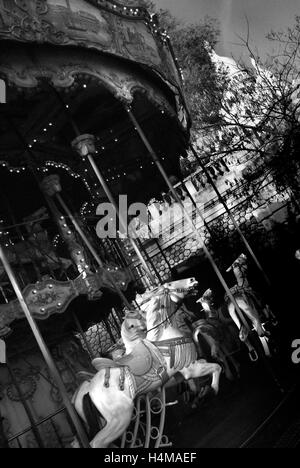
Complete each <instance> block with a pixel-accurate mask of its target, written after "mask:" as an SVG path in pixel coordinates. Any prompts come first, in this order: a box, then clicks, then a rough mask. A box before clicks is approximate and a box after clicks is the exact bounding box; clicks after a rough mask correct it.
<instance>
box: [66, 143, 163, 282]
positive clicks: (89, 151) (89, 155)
mask: <svg viewBox="0 0 300 468" xmlns="http://www.w3.org/2000/svg"><path fill="white" fill-rule="evenodd" d="M72 146H73V148H74V149H75V150H76V151H77V153H78V154H79V155H80V157H81V158H83V159H87V160H88V161H89V163H90V165H91V167H92V169H93V171H94V173H95V175H96V177H97V179H98V180H99V182H100V184H101V186H102V188H103V190H104V192H105V194H106V196H107V198H108V200H109V202H110V203H111V205H112V206H113V207H114V209H115V211H116V214H117V216H118V219H119V221H120V226H121V228H122V229H123V230H124V232H127V225H126V222H125V220H124V219H123V216H122V214H121V213H120V210H119V208H118V206H117V203H116V201H115V199H114V197H113V195H112V193H111V191H110V188H109V187H108V185H107V183H106V181H105V178H104V177H103V175H102V173H101V171H100V169H99V167H98V166H97V164H96V162H95V160H94V156H93V155H94V154H95V153H96V148H95V137H94V135H79V136H78V137H77V138H76V139H75V140H74V141H73V142H72ZM128 239H129V241H130V243H131V245H132V247H133V249H134V251H135V253H136V255H137V257H138V259H139V260H140V262H141V264H142V266H143V268H144V270H145V273H147V274H148V276H149V278H150V280H151V282H152V284H153V285H155V286H156V285H157V281H156V278H155V276H154V275H153V274H152V272H151V270H150V268H149V267H148V265H147V263H146V261H145V259H144V257H143V255H142V252H141V250H140V249H139V247H138V245H137V243H136V241H135V240H134V239H133V238H132V237H131V236H130V235H129V236H128Z"/></svg>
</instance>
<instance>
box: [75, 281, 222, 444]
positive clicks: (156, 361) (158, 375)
mask: <svg viewBox="0 0 300 468" xmlns="http://www.w3.org/2000/svg"><path fill="white" fill-rule="evenodd" d="M197 284H198V283H197V282H196V281H195V280H194V279H187V280H181V281H175V282H173V283H168V284H165V285H163V286H161V287H158V288H155V289H153V290H152V291H150V292H147V293H145V294H144V295H142V296H138V297H137V302H138V304H139V306H140V309H141V314H143V317H144V320H143V319H142V318H141V316H140V314H139V313H138V312H134V313H129V314H127V315H126V318H125V323H124V324H123V326H122V336H123V340H124V343H125V342H127V345H126V346H127V350H128V351H130V350H131V352H130V353H129V354H126V355H125V356H123V357H122V358H121V359H119V360H118V361H110V360H107V359H96V360H94V361H93V364H94V366H95V367H96V369H97V370H98V372H97V374H96V375H95V376H94V377H92V378H91V379H89V380H87V381H86V382H84V383H83V384H82V385H81V386H80V388H79V389H78V390H77V392H76V394H75V395H74V398H73V403H74V405H75V408H76V410H77V412H78V414H79V415H80V416H81V418H82V419H83V420H86V418H85V413H84V402H86V401H87V399H89V403H92V405H93V406H94V407H95V408H96V409H97V410H98V412H99V418H100V419H101V420H102V421H103V423H104V424H105V425H104V427H103V428H102V429H101V430H99V432H98V433H97V434H96V435H95V436H94V437H93V438H92V440H91V442H90V445H91V447H92V448H105V447H108V445H109V444H110V443H111V442H113V441H114V440H116V439H117V438H119V437H120V436H121V435H122V434H123V433H124V431H125V430H126V429H127V427H128V426H129V424H130V421H131V417H132V413H133V408H134V400H135V398H136V397H137V396H139V395H142V394H145V393H148V392H152V391H154V390H157V389H159V388H161V387H162V386H164V385H165V384H166V383H167V382H168V380H170V379H171V378H172V377H173V376H174V375H175V374H177V373H178V372H180V373H181V374H182V375H183V377H184V379H185V380H189V379H193V378H197V377H204V376H211V377H212V383H211V388H212V390H213V392H214V393H215V394H217V393H218V390H219V380H220V374H221V370H222V369H221V366H220V365H218V364H215V363H213V364H210V363H207V362H206V361H204V360H197V359H198V358H197V350H196V346H195V344H194V342H193V340H192V338H191V337H186V336H184V335H183V334H182V333H181V332H180V331H179V330H178V329H177V328H176V327H175V326H174V325H173V321H174V320H173V319H174V314H175V312H176V311H177V307H178V306H179V305H180V302H181V301H182V299H183V298H184V297H185V296H186V295H187V294H189V293H190V292H192V291H193V290H194V289H195V287H196V286H197ZM145 324H146V327H147V339H142V337H143V334H144V333H145ZM130 330H132V331H133V333H134V336H135V338H137V339H136V340H135V341H136V342H135V343H134V341H132V340H131V339H129V340H128V336H130V334H129V332H130ZM128 334H129V335H128ZM100 415H101V416H100ZM86 422H87V421H86Z"/></svg>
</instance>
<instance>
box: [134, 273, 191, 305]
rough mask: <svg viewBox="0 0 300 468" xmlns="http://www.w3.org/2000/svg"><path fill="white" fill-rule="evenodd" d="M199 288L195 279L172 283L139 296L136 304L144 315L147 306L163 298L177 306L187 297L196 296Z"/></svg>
mask: <svg viewBox="0 0 300 468" xmlns="http://www.w3.org/2000/svg"><path fill="white" fill-rule="evenodd" d="M197 288H198V281H197V280H196V279H195V278H187V279H181V280H177V281H172V282H169V283H165V284H163V285H162V286H158V287H155V288H153V289H151V290H150V291H147V292H145V293H144V294H141V295H137V296H136V302H137V303H138V304H139V306H140V309H141V311H142V313H143V312H144V313H145V312H146V309H147V307H145V306H146V305H147V304H149V303H150V302H155V301H157V300H158V299H160V298H161V297H163V296H164V297H166V296H168V297H169V298H170V300H171V301H172V302H175V303H176V304H177V303H179V302H180V301H182V300H183V299H184V298H185V297H186V296H189V295H192V294H196V293H197Z"/></svg>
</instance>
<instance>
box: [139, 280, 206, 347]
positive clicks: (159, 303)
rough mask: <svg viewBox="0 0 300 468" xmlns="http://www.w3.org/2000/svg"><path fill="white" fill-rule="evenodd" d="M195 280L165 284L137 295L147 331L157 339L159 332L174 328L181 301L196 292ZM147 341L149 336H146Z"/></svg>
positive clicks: (196, 284) (196, 283)
mask: <svg viewBox="0 0 300 468" xmlns="http://www.w3.org/2000/svg"><path fill="white" fill-rule="evenodd" d="M197 287H198V282H197V281H196V279H195V278H187V279H182V280H178V281H173V282H169V283H165V284H163V285H161V286H158V287H156V288H153V289H152V290H151V291H147V292H146V293H144V294H142V295H137V297H136V302H137V303H138V305H139V308H140V309H141V311H142V313H144V314H145V318H146V321H147V329H148V331H149V330H151V331H152V335H151V340H152V338H153V336H154V335H155V337H156V338H157V337H158V336H159V335H160V332H161V331H162V330H164V329H166V328H168V327H170V326H173V327H176V328H177V326H176V320H175V314H176V312H177V310H179V307H180V305H181V302H182V301H183V299H184V298H185V297H186V296H188V295H191V294H195V293H196V291H197ZM148 339H149V335H148Z"/></svg>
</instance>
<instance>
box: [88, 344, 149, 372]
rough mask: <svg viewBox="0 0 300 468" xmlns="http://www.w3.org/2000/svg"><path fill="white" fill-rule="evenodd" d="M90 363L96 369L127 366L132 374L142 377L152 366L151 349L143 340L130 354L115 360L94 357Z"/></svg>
mask: <svg viewBox="0 0 300 468" xmlns="http://www.w3.org/2000/svg"><path fill="white" fill-rule="evenodd" d="M92 364H93V366H94V367H95V369H96V370H97V371H100V370H101V369H106V368H114V367H129V369H130V371H131V372H132V374H133V375H135V376H136V377H142V376H144V375H146V374H147V373H148V372H150V370H151V368H152V367H153V355H152V351H151V349H150V348H148V347H147V345H146V344H145V343H144V342H143V341H140V342H139V343H138V344H137V345H136V346H135V347H134V349H133V351H132V352H131V353H130V354H126V355H125V356H123V357H121V358H120V359H118V360H117V361H112V360H110V359H105V358H96V359H94V360H93V361H92Z"/></svg>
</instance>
